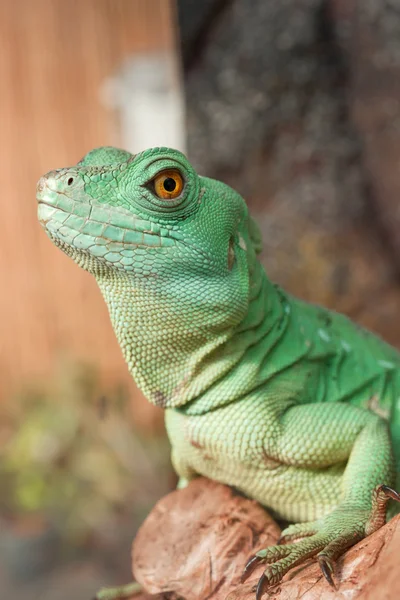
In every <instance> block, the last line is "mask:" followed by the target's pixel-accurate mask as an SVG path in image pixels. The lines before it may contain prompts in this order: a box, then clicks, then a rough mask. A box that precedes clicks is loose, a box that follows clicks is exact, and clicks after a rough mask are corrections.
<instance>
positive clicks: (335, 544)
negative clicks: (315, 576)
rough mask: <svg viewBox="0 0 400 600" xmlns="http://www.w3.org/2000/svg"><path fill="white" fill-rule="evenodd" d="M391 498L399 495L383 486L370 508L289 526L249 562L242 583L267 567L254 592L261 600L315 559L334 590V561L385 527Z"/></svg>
mask: <svg viewBox="0 0 400 600" xmlns="http://www.w3.org/2000/svg"><path fill="white" fill-rule="evenodd" d="M390 498H392V499H393V500H396V501H398V502H400V494H398V493H397V492H395V491H394V490H393V489H392V488H390V487H388V486H386V485H379V486H378V487H376V488H375V490H374V491H373V496H372V508H369V509H364V508H359V507H357V506H355V505H350V504H347V505H342V506H339V507H338V508H336V509H335V510H333V511H332V513H330V514H329V515H327V516H326V517H323V518H322V519H319V520H318V521H312V522H310V523H302V524H299V525H290V526H289V527H288V528H287V529H285V530H284V531H283V532H282V536H281V538H280V540H279V542H278V545H276V546H270V547H269V548H265V549H264V550H260V551H259V552H257V553H256V554H255V555H254V556H252V557H251V558H250V559H249V561H248V562H247V564H246V566H245V569H244V572H243V575H242V582H244V581H245V580H246V579H247V578H248V577H249V576H250V574H251V573H252V571H253V570H254V568H255V567H256V566H257V565H258V564H260V563H266V564H267V565H268V567H267V568H266V569H265V571H264V573H263V574H262V575H261V577H260V580H259V582H258V585H257V590H256V600H261V597H262V595H263V593H264V592H265V591H266V590H267V588H269V587H270V586H273V585H276V584H277V583H279V581H280V580H281V579H282V577H283V576H284V575H285V574H286V573H287V572H288V571H289V570H290V569H292V568H293V567H296V566H297V565H299V564H300V563H302V562H304V561H305V560H306V559H307V558H311V557H314V556H316V557H317V560H318V562H319V566H320V568H321V571H322V573H323V575H324V577H325V578H326V580H327V581H328V583H329V584H330V585H331V586H333V587H335V583H334V580H333V573H334V564H335V560H336V559H337V558H338V557H339V556H341V555H342V554H343V552H345V551H346V550H347V549H348V548H350V546H353V545H354V544H356V543H357V542H358V541H360V540H361V539H363V538H364V537H365V536H367V535H369V534H370V533H373V532H374V531H376V530H377V529H379V528H380V527H382V525H384V523H385V522H386V506H387V502H388V500H389V499H390ZM300 539H301V541H298V542H295V543H293V542H294V540H300ZM286 542H290V543H286Z"/></svg>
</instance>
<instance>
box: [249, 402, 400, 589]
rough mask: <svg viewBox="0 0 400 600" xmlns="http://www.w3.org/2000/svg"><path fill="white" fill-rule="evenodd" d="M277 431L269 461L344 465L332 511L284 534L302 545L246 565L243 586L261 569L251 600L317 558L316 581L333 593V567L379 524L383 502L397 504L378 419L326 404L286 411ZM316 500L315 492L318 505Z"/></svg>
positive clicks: (263, 554) (268, 552) (265, 553)
mask: <svg viewBox="0 0 400 600" xmlns="http://www.w3.org/2000/svg"><path fill="white" fill-rule="evenodd" d="M280 423H281V433H280V435H279V436H278V437H277V438H276V439H275V440H273V441H272V442H269V444H268V446H269V447H268V451H269V453H270V454H271V455H272V456H273V457H274V458H277V459H279V460H281V461H284V462H285V463H286V464H291V465H297V466H298V467H302V468H304V467H308V468H313V469H321V468H324V467H327V466H329V465H331V464H333V463H334V462H340V461H344V460H346V458H348V462H347V466H346V468H345V470H344V474H343V477H342V481H341V489H340V502H339V504H338V506H337V507H336V508H335V509H334V510H333V511H332V512H331V513H330V514H328V515H327V516H325V517H323V518H321V519H318V520H316V521H314V522H312V523H309V524H303V525H300V526H291V527H289V528H288V529H287V530H285V531H284V532H283V535H282V541H283V542H286V541H289V542H290V541H293V540H296V539H299V538H304V539H302V541H300V542H297V543H289V544H285V545H278V546H272V547H270V548H266V549H264V550H260V551H259V552H257V554H256V555H255V556H254V557H252V558H251V559H250V560H249V562H248V563H247V565H246V568H245V571H244V574H243V580H245V579H247V577H248V576H249V575H250V573H251V571H252V570H253V568H254V566H255V565H256V564H258V563H260V562H265V563H266V564H267V565H268V566H267V568H266V570H265V572H264V574H263V575H262V577H261V579H260V581H259V584H258V587H257V593H256V598H257V600H259V599H260V598H261V596H262V594H263V592H264V591H265V590H266V589H267V588H268V587H269V586H271V585H274V584H276V583H278V582H279V581H280V580H281V579H282V577H283V576H284V575H285V573H286V572H287V571H289V569H291V568H292V567H295V566H296V565H298V564H300V563H301V562H303V561H304V560H305V559H307V558H310V557H312V556H317V558H318V561H319V564H320V566H321V570H322V572H323V574H324V575H325V577H326V579H327V580H328V582H329V583H330V584H331V585H333V563H334V561H335V559H336V558H338V557H339V556H340V555H341V554H342V553H343V552H344V551H345V550H347V548H349V547H350V546H352V545H354V544H355V543H357V542H358V541H359V540H361V539H362V538H363V537H365V536H366V535H369V534H370V533H372V532H373V531H375V530H376V529H378V528H379V527H381V526H382V525H383V524H384V522H385V518H386V504H387V501H388V499H389V498H393V499H395V500H398V501H400V496H399V495H398V494H397V493H396V492H395V491H394V490H392V489H391V488H390V487H388V485H387V484H389V485H392V484H393V482H394V460H393V456H392V449H391V442H390V436H389V432H388V427H387V425H386V422H385V421H383V420H382V419H381V418H379V417H377V416H376V415H374V414H373V413H370V412H367V411H364V410H362V409H359V408H356V407H353V406H349V405H343V404H335V403H332V404H313V405H304V406H296V407H293V408H291V409H289V410H288V411H287V412H286V413H285V414H284V415H283V416H282V418H281V420H280ZM299 432H301V433H300V434H299ZM323 497H324V490H321V501H323Z"/></svg>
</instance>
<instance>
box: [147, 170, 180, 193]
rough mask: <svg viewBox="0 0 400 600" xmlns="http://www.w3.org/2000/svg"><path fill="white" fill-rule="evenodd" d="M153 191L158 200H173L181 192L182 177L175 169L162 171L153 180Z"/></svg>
mask: <svg viewBox="0 0 400 600" xmlns="http://www.w3.org/2000/svg"><path fill="white" fill-rule="evenodd" d="M153 184H154V191H155V193H156V195H157V196H158V197H159V198H164V199H165V200H173V199H174V198H177V197H178V196H179V194H180V193H181V192H182V190H183V185H184V181H183V177H182V175H181V174H180V173H179V171H177V170H176V169H170V170H168V171H162V172H161V173H159V174H158V175H157V176H156V177H155V178H154V179H153Z"/></svg>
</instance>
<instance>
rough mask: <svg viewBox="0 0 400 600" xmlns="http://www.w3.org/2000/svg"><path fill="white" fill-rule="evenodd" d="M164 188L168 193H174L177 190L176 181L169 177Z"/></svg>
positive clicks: (165, 180)
mask: <svg viewBox="0 0 400 600" xmlns="http://www.w3.org/2000/svg"><path fill="white" fill-rule="evenodd" d="M163 187H164V190H165V191H166V192H173V191H174V190H175V188H176V181H175V179H172V177H167V178H166V179H164V183H163Z"/></svg>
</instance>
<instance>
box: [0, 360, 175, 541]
mask: <svg viewBox="0 0 400 600" xmlns="http://www.w3.org/2000/svg"><path fill="white" fill-rule="evenodd" d="M99 387H100V386H99V383H98V378H97V376H96V373H95V372H94V371H93V370H91V369H89V368H88V367H82V366H80V367H77V366H74V367H72V366H70V365H69V366H65V365H64V367H63V369H61V372H60V375H59V376H58V377H57V383H56V385H54V386H53V387H52V389H46V390H37V389H36V390H29V391H25V392H24V393H22V394H20V395H19V396H18V397H17V398H15V400H14V401H13V402H11V403H8V411H7V413H5V414H4V415H3V416H2V418H1V429H0V440H1V444H0V461H1V462H0V489H1V491H2V493H1V497H0V516H1V515H2V516H3V517H10V516H12V517H13V518H15V516H17V517H18V516H21V517H24V516H27V515H32V514H35V513H44V514H46V515H47V516H48V517H49V518H50V519H51V521H52V523H53V525H55V527H56V528H57V530H58V531H59V532H60V533H61V535H62V537H63V538H64V539H67V540H68V542H69V543H71V542H72V543H74V544H80V543H83V542H84V541H85V540H87V539H88V538H90V537H92V536H93V535H96V534H98V535H100V536H101V535H107V531H111V530H113V529H118V527H117V523H120V522H121V515H122V516H125V517H129V521H130V528H131V531H132V532H133V531H134V528H135V527H136V526H138V524H139V523H140V522H141V521H142V519H143V518H144V516H145V515H146V514H147V512H148V511H149V510H150V508H151V506H152V505H153V504H154V502H155V501H156V500H157V499H158V498H159V497H160V496H162V495H163V494H165V493H166V492H167V491H168V490H169V489H170V488H171V485H172V484H173V475H172V469H171V466H170V460H169V446H168V442H167V439H166V437H165V436H162V435H158V436H154V435H153V436H147V437H146V439H143V438H142V436H141V435H140V433H139V432H138V431H136V430H135V428H134V425H133V419H132V407H131V404H130V402H129V401H128V398H127V395H126V392H125V391H124V390H123V389H116V390H113V392H112V393H110V395H109V396H108V397H107V399H106V398H104V397H102V396H101V394H100V392H99Z"/></svg>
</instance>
